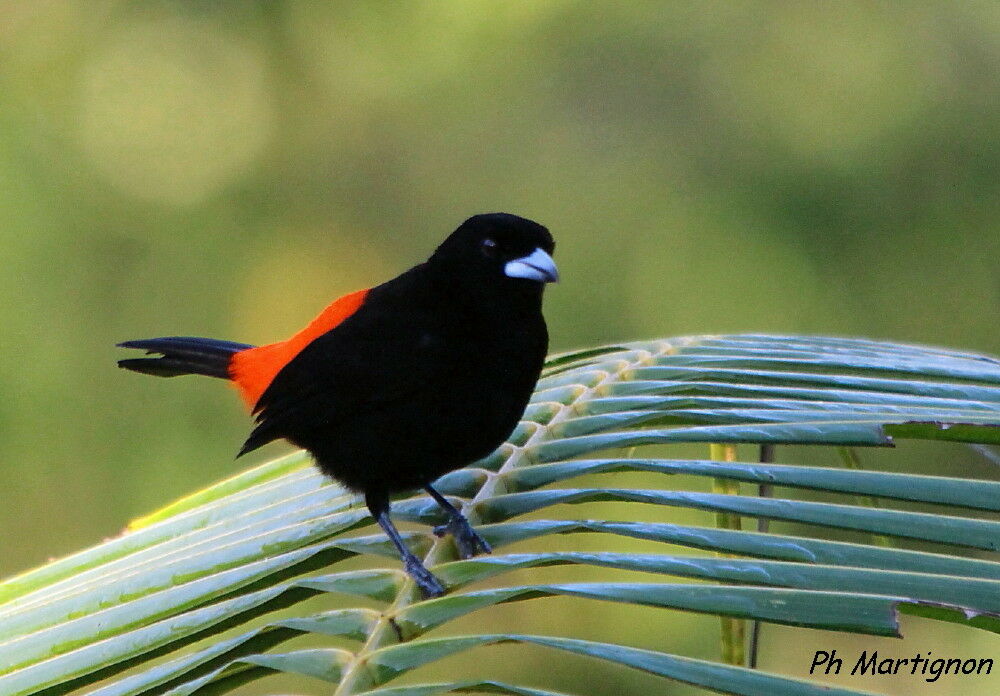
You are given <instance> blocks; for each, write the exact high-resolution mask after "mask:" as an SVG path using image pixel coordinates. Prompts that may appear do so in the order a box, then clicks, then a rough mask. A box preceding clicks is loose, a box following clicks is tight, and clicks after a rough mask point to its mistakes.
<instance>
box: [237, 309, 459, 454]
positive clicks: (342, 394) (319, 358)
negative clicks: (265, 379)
mask: <svg viewBox="0 0 1000 696" xmlns="http://www.w3.org/2000/svg"><path fill="white" fill-rule="evenodd" d="M399 319H400V317H398V316H395V317H387V316H385V315H384V314H383V313H381V312H378V311H375V310H374V309H373V308H369V307H367V306H366V307H364V308H363V309H362V310H360V311H358V312H357V313H356V314H355V315H353V316H351V317H350V318H349V319H347V320H345V321H344V322H343V323H342V324H340V325H338V326H337V327H335V328H334V329H333V330H330V331H328V332H327V333H325V334H323V335H321V336H319V337H318V338H316V339H315V340H313V341H311V342H310V343H309V344H308V345H307V346H305V347H304V348H303V349H302V350H301V351H300V352H299V353H297V354H296V355H295V357H294V358H292V359H291V360H290V361H289V362H288V363H287V364H286V365H285V366H284V367H283V368H282V369H281V370H279V371H278V373H277V374H276V375H275V376H274V378H273V379H272V380H271V382H270V384H269V385H268V387H267V388H266V389H265V390H264V392H263V393H262V394H261V395H260V398H259V399H258V400H257V402H256V407H255V411H256V412H257V426H256V427H255V428H254V430H253V432H252V433H251V434H250V437H249V438H248V439H247V441H246V443H245V444H244V446H243V448H242V450H241V451H240V454H245V453H246V452H250V451H252V450H254V449H256V448H258V447H260V446H262V445H264V444H267V443H268V442H271V441H272V440H276V439H279V438H289V439H290V440H292V441H296V440H297V439H299V438H297V437H296V435H297V434H301V433H310V432H315V431H318V430H322V431H324V432H330V433H331V434H332V433H333V432H334V431H335V429H336V427H337V425H338V423H341V422H342V421H343V420H345V419H346V418H348V417H350V418H351V420H354V419H356V418H357V417H358V416H362V415H363V414H365V413H370V412H372V411H374V410H378V409H381V408H382V407H384V406H385V405H386V404H388V403H392V402H395V401H398V400H400V399H405V398H407V396H408V395H410V394H413V393H414V392H417V391H419V390H421V389H426V388H430V386H431V383H432V381H433V379H434V377H433V375H432V373H433V372H434V369H435V368H434V366H435V365H440V364H441V362H442V361H441V360H440V359H439V356H437V355H436V353H437V351H436V350H435V346H434V345H433V343H432V342H431V343H430V344H429V343H428V341H427V340H426V332H425V331H424V330H423V329H421V328H418V326H419V324H418V323H417V322H414V321H412V320H413V317H412V316H410V317H407V321H405V322H400V321H399Z"/></svg>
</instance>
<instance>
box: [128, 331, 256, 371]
mask: <svg viewBox="0 0 1000 696" xmlns="http://www.w3.org/2000/svg"><path fill="white" fill-rule="evenodd" d="M118 347H119V348H138V349H139V350H144V351H146V353H147V354H153V353H159V354H160V355H162V356H163V357H160V358H129V359H127V360H119V361H118V367H123V368H125V369H126V370H132V371H133V372H141V373H143V374H147V375H156V376H157V377H176V376H178V375H206V376H208V377H220V378H222V379H229V360H230V358H232V356H233V354H234V353H239V352H240V351H242V350H247V349H248V348H253V346H252V345H249V344H246V343H234V342H233V341H219V340H216V339H214V338H196V337H194V336H166V337H163V338H146V339H142V340H138V341H125V342H124V343H119V344H118Z"/></svg>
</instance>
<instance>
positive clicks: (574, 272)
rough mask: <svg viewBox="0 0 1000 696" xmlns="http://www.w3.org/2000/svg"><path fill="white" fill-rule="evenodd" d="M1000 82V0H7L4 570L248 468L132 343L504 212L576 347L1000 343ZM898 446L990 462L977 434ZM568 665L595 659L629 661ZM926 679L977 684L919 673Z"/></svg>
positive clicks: (243, 334) (216, 415)
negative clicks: (122, 351) (129, 347)
mask: <svg viewBox="0 0 1000 696" xmlns="http://www.w3.org/2000/svg"><path fill="white" fill-rule="evenodd" d="M998 78H1000V4H998V3H996V2H993V1H983V2H976V1H968V2H962V3H945V2H921V1H919V0H914V1H912V2H904V1H902V0H900V1H899V2H885V3H869V2H859V3H821V2H735V1H734V2H721V1H720V2H677V3H675V2H631V3H611V2H571V1H565V0H559V1H551V0H549V1H546V2H537V1H534V2H533V1H529V0H519V1H513V2H503V3H497V2H488V1H486V0H482V1H476V2H472V1H467V0H463V1H455V2H404V3H389V2H364V3H360V2H358V3H348V2H294V1H291V0H288V1H281V0H274V1H263V0H261V1H257V2H245V1H244V2H236V1H235V0H231V1H225V0H223V1H215V2H208V1H198V2H196V1H193V0H191V1H187V2H181V1H174V2H157V1H154V2H143V3H129V2H116V1H113V0H96V1H91V2H82V1H71V0H35V1H33V2H28V1H27V0H21V1H18V0H7V1H3V2H0V221H2V222H0V263H2V265H0V268H2V272H0V299H2V303H0V327H2V328H0V391H2V394H3V398H2V399H0V461H2V465H0V486H2V488H3V491H4V494H3V502H4V504H3V505H2V506H0V575H8V574H11V573H13V572H16V571H19V570H23V569H25V568H27V567H29V566H32V565H34V564H37V563H40V562H43V561H44V560H45V559H47V558H49V557H52V556H58V555H62V554H66V553H69V552H71V551H73V550H76V549H78V548H81V547H83V546H86V545H89V544H91V543H94V542H95V541H97V540H99V539H101V538H102V537H106V536H109V535H113V534H115V533H117V532H118V530H120V529H121V528H122V526H123V525H124V523H125V522H126V521H127V520H128V519H129V518H131V517H134V516H137V515H139V514H142V513H144V512H147V511H149V510H150V509H152V508H154V507H156V506H158V505H160V504H162V503H164V502H166V501H168V500H170V499H172V498H175V497H177V496H179V495H182V494H184V493H185V492H188V491H190V490H191V489H193V488H196V487H199V486H202V485H204V484H207V483H209V482H211V481H214V480H216V479H218V478H220V477H223V476H225V475H228V474H231V473H233V472H235V471H237V470H238V469H240V468H242V467H245V466H246V465H247V464H248V463H249V462H242V461H241V462H240V463H239V464H236V463H233V461H232V457H233V455H234V453H235V451H236V449H237V447H238V445H239V444H240V443H241V442H242V439H243V437H244V436H245V433H246V431H247V422H246V417H245V415H244V413H243V412H242V409H241V407H240V404H239V403H238V399H236V398H235V396H234V395H233V394H229V393H227V390H226V389H225V388H223V387H222V385H221V384H219V383H218V382H214V381H210V380H196V379H190V380H187V379H185V380H173V381H170V382H165V381H158V380H152V379H146V378H141V377H138V376H136V375H134V374H128V373H125V372H122V371H119V370H117V369H116V368H115V365H114V360H115V359H116V357H119V355H118V352H117V351H116V350H115V349H114V348H113V345H114V343H115V342H117V341H120V340H124V339H129V338H141V337H147V336H156V335H164V334H167V335H169V334H183V335H206V336H214V337H222V338H230V339H235V340H240V341H246V342H253V343H260V342H268V341H272V340H277V339H280V338H283V337H285V336H286V335H287V334H289V333H291V332H292V331H294V330H295V329H297V328H298V327H299V326H300V325H302V324H303V323H304V322H305V321H306V320H308V319H309V318H311V317H312V316H313V315H314V314H315V313H316V312H317V311H318V310H319V309H320V308H322V307H323V306H324V305H325V304H326V303H327V302H329V301H330V300H331V299H333V298H334V297H336V296H338V295H340V294H342V293H344V292H347V291H350V290H354V289H357V288H359V287H364V286H368V285H371V284H373V283H377V282H380V281H382V280H384V279H387V278H388V277H390V276H392V275H395V274H396V273H397V272H399V271H401V270H403V269H405V268H407V267H409V266H410V265H412V264H414V263H415V262H417V261H419V260H422V259H423V258H425V257H426V256H427V255H428V254H429V253H430V251H431V250H432V249H433V247H434V246H435V245H436V244H437V243H438V242H439V241H440V240H441V239H443V237H444V236H445V234H446V233H447V232H449V231H450V230H451V229H453V228H454V227H455V226H456V225H457V224H458V223H459V222H461V221H462V220H463V219H464V218H465V217H467V216H468V215H470V214H473V213H477V212H486V211H494V210H503V211H509V212H515V213H519V214H522V215H525V216H528V217H532V218H535V219H537V220H539V221H540V222H542V223H543V224H546V225H548V226H549V227H550V229H551V230H552V232H553V233H554V235H555V237H556V239H557V242H558V248H557V253H556V258H557V261H558V263H559V266H560V270H561V272H562V275H563V279H564V280H563V282H562V283H561V284H560V285H558V286H556V287H553V288H552V289H551V290H550V291H549V292H548V296H547V299H546V305H547V308H546V314H547V316H548V318H549V324H550V331H551V335H552V347H553V349H555V350H559V349H568V348H572V347H579V346H587V345H594V344H598V343H604V342H612V341H620V340H625V339H637V338H652V337H660V336H672V335H683V334H699V333H714V332H722V331H727V332H730V331H768V332H796V333H804V332H812V333H829V334H844V335H865V336H872V337H880V338H889V339H894V340H900V341H912V342H922V343H937V344H946V345H949V346H955V347H961V348H967V349H972V350H978V351H983V352H992V353H998V352H1000V332H998V329H997V326H998V322H997V320H998V317H1000V232H998V228H997V220H998V219H1000V197H998V193H1000V191H998V189H1000V178H998V177H1000V131H998V126H1000V81H998ZM280 451H281V450H280V447H274V448H273V449H269V450H268V451H267V452H265V453H263V454H261V455H259V458H267V457H271V456H274V454H276V453H277V452H280ZM672 453H674V454H678V453H680V454H688V453H691V454H698V455H703V454H704V453H703V452H701V451H698V452H689V451H687V450H672ZM745 455H746V456H750V455H752V452H750V451H749V449H748V450H747V451H746V452H745ZM785 459H786V460H788V461H823V462H824V463H827V464H829V463H832V461H833V459H832V454H831V453H828V452H823V453H821V454H819V455H814V454H810V453H809V452H808V451H807V450H798V451H794V452H792V453H790V454H788V455H787V456H786V457H785ZM870 461H874V462H876V463H884V464H885V466H887V467H898V468H901V469H902V468H909V469H926V470H930V471H940V472H949V473H959V474H961V473H963V472H965V473H972V474H978V475H987V474H986V473H985V472H989V471H990V469H989V468H988V465H985V464H983V463H982V461H980V460H979V459H977V458H976V456H975V455H973V454H971V453H969V452H968V451H966V450H964V449H958V448H953V447H949V448H928V447H925V448H918V447H913V448H910V449H906V448H901V450H900V451H898V452H895V453H892V454H891V456H889V455H884V454H883V455H879V456H878V457H875V458H874V459H872V460H870ZM679 483H680V484H682V485H687V484H686V483H685V482H683V481H682V482H679ZM659 485H663V484H662V482H661V483H660V484H659ZM690 485H697V486H703V485H704V482H694V481H692V482H690ZM617 510H621V511H622V512H627V511H629V510H631V508H614V507H613V506H608V507H604V508H599V507H595V508H593V510H592V511H591V513H588V514H590V516H595V517H600V516H605V517H611V516H614V515H615V514H616V511H617ZM574 514H580V511H579V510H574ZM678 514H679V513H676V512H665V511H663V510H656V511H652V512H651V513H650V518H651V519H676V518H677V515H678ZM680 514H686V513H680ZM691 519H692V520H700V521H702V522H706V521H707V519H705V520H702V519H701V518H700V517H697V516H694V517H692V518H691ZM548 601H549V602H550V604H549V605H548V606H550V607H551V611H552V612H553V614H551V615H550V618H551V616H558V615H559V611H558V609H559V607H560V606H563V605H565V606H570V604H569V601H568V600H548ZM526 606H527V607H528V608H526V609H525V610H524V611H525V612H528V613H529V614H530V613H531V612H541V611H543V610H542V609H541V606H542V605H538V607H536V608H531V606H530V604H529V605H526ZM628 611H631V610H628ZM623 613H627V611H625V610H622V609H621V608H614V609H613V610H611V613H606V614H600V615H599V616H604V617H605V619H594V618H589V619H588V618H585V617H581V616H579V615H574V616H562V618H560V619H558V620H556V621H555V623H554V624H553V625H550V626H549V627H548V628H549V630H551V631H553V632H564V633H566V634H569V633H572V632H574V631H575V632H576V633H577V634H578V635H581V637H588V636H591V633H592V632H591V630H590V629H591V628H593V626H595V625H597V624H599V623H600V622H601V621H606V622H607V623H613V621H612V618H611V617H621V616H622V615H623ZM477 616H482V615H477ZM587 616H590V615H587ZM636 616H637V617H646V618H637V619H635V621H636V622H638V623H633V624H632V625H631V626H628V627H624V628H622V629H619V632H620V633H621V635H620V636H619V639H621V640H623V641H624V642H631V643H632V644H648V645H649V646H650V647H655V648H658V649H669V650H680V651H682V652H687V653H688V654H696V655H702V656H705V657H711V656H713V655H714V654H715V650H716V648H715V644H714V638H713V636H712V634H711V632H712V631H713V630H714V627H715V621H714V620H711V621H707V620H700V622H695V620H694V619H689V618H686V619H683V620H684V621H686V622H687V623H684V624H683V625H684V626H687V628H685V629H683V631H681V630H678V629H677V628H676V627H677V626H680V625H682V624H680V623H673V622H674V621H675V618H676V621H681V619H680V618H679V616H678V617H671V615H669V614H663V615H662V616H664V617H666V618H664V619H663V621H664V623H662V624H660V623H657V624H656V625H649V626H648V627H647V630H646V631H645V632H639V633H637V632H636V630H637V629H636V626H637V625H641V622H644V621H648V620H649V619H648V616H649V614H648V613H645V614H640V613H637V614H636ZM657 616H660V615H657ZM477 620H481V619H477ZM497 620H500V619H497ZM581 621H590V622H591V623H590V624H588V625H587V626H586V627H584V628H580V626H579V623H580V622H581ZM574 622H576V624H577V625H576V626H575V627H574ZM657 622H659V619H657ZM912 623H913V624H914V625H917V622H912ZM671 627H674V628H671ZM914 630H917V629H916V628H915V629H914ZM935 630H936V631H941V630H942V629H940V628H936V629H935ZM787 631H788V632H789V635H792V633H791V631H792V629H787ZM800 634H801V635H807V636H812V638H810V640H813V641H814V642H813V643H807V644H802V643H801V639H799V638H796V639H795V640H794V641H789V642H788V643H787V645H788V647H787V649H788V650H790V651H795V650H799V649H800V647H801V650H802V651H805V650H806V649H807V648H808V649H809V650H812V649H827V648H826V646H833V645H834V642H833V639H831V638H830V637H829V636H824V635H823V634H817V633H815V632H805V631H802V632H800ZM794 635H799V634H794ZM961 635H963V636H964V635H965V634H964V633H963V634H961ZM594 636H595V637H603V638H605V639H608V638H609V635H608V634H607V633H605V634H600V635H597V634H594ZM614 637H615V636H614V635H611V636H610V638H614ZM630 639H631V640H630ZM977 639H978V640H982V639H980V638H977ZM836 640H838V641H842V640H844V639H842V638H837V639H836ZM851 640H853V639H851ZM948 640H951V641H952V644H955V643H954V641H955V640H958V638H954V639H951V638H948ZM870 643H872V641H869V642H868V643H865V644H866V645H867V644H870ZM811 645H815V646H817V647H812V648H810V647H809V646H811ZM838 645H839V643H838ZM977 645H978V644H977ZM992 645H993V646H994V652H998V651H997V650H996V649H995V648H997V647H998V646H997V644H996V643H993V644H992ZM490 650H491V651H492V652H489V653H483V655H486V654H488V655H491V656H495V655H502V656H509V657H510V660H509V661H508V662H507V663H505V662H504V660H502V659H499V658H496V659H494V658H492V657H491V658H490V660H489V661H488V664H494V663H496V664H497V665H500V667H498V669H502V668H503V666H502V665H503V664H507V665H508V667H509V665H510V664H512V663H516V660H517V659H521V658H519V657H518V656H521V655H524V654H526V649H524V648H499V649H497V648H493V649H490ZM911 652H912V651H911ZM540 655H542V654H541V653H540ZM810 655H811V653H810ZM456 659H461V658H456ZM484 659H485V658H484ZM774 659H775V660H777V662H772V663H768V662H767V661H766V660H765V666H769V667H771V668H774V669H781V670H782V671H791V672H795V671H796V670H798V672H799V673H801V669H799V668H800V667H807V666H808V660H805V658H801V659H800V658H794V659H792V658H791V657H789V658H788V660H785V661H784V662H782V661H781V660H780V659H778V658H774ZM484 664H486V663H485V662H484ZM533 664H535V663H533ZM544 664H545V662H544V659H543V658H542V657H539V658H538V661H537V665H544ZM566 664H569V665H570V667H567V668H566V669H565V670H563V671H564V672H565V675H564V676H565V678H566V679H568V680H569V681H566V682H558V679H556V675H554V674H553V673H552V670H551V669H549V670H548V672H547V673H546V674H547V676H548V677H549V678H550V679H556V682H557V683H562V684H563V685H564V687H565V688H570V687H571V686H572V684H573V683H574V682H573V680H574V679H576V680H577V681H578V682H580V683H585V684H589V685H590V686H591V687H592V688H597V689H600V688H601V687H599V686H595V685H599V684H601V683H603V682H601V679H602V678H603V679H607V680H609V681H608V682H607V683H609V684H612V683H614V679H617V678H618V677H611V676H606V675H605V677H600V676H593V675H594V674H598V675H599V674H605V673H604V672H601V671H600V670H598V669H597V668H596V667H594V665H593V663H590V662H586V663H584V662H580V663H579V664H577V663H575V662H573V661H572V660H569V661H568V662H567V663H566ZM581 670H583V671H582V672H581ZM588 670H589V671H590V672H591V673H590V674H588V675H587V676H586V678H585V679H584V675H585V673H586V672H587V671H588ZM558 671H559V670H556V672H558ZM608 674H610V673H608ZM629 678H632V677H629ZM636 679H640V682H636V683H645V682H641V679H643V678H638V677H637V678H636ZM581 680H584V681H581ZM529 681H530V680H529ZM899 683H900V684H902V683H903V682H902V681H901V682H899ZM652 684H654V682H649V683H648V688H654V687H653V686H652ZM567 685H568V686H567ZM850 685H853V686H856V687H863V686H865V685H864V684H862V683H858V682H851V683H850ZM925 687H927V688H931V687H933V690H934V693H937V694H944V693H951V692H949V691H948V690H947V689H948V688H951V687H950V686H947V685H945V684H943V683H938V684H932V685H927V684H924V683H923V682H921V681H919V680H914V681H913V682H908V683H906V684H905V685H904V686H901V687H900V689H901V690H900V693H904V690H905V693H908V694H909V693H916V692H920V691H921V689H924V688H925ZM609 688H611V687H609ZM636 688H639V687H636ZM656 688H659V687H656ZM868 688H880V689H885V688H888V687H887V686H886V685H885V684H883V683H879V684H870V685H868ZM894 688H895V687H894ZM955 688H960V690H958V691H955V692H954V693H963V694H965V693H973V692H972V691H968V688H969V686H968V682H966V683H965V684H964V686H961V687H955ZM588 693H603V691H592V692H588ZM609 693H610V692H609ZM678 693H680V691H678ZM983 693H986V691H984V692H983ZM990 693H993V692H992V691H991V692H990Z"/></svg>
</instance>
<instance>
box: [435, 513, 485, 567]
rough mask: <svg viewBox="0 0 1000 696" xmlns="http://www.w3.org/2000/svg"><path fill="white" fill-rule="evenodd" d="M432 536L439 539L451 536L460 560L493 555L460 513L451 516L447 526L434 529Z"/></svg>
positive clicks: (483, 540) (443, 525)
mask: <svg viewBox="0 0 1000 696" xmlns="http://www.w3.org/2000/svg"><path fill="white" fill-rule="evenodd" d="M434 534H435V535H436V536H439V537H443V536H445V535H446V534H451V535H452V536H453V537H454V538H455V546H457V547H458V555H459V556H461V557H462V558H472V557H473V556H478V555H479V554H481V553H493V549H492V547H491V546H490V545H489V544H488V543H487V542H486V539H483V538H482V537H481V536H479V534H477V533H476V530H475V529H473V528H472V525H471V524H469V520H467V519H465V516H463V515H462V514H460V513H458V514H456V515H453V516H452V517H451V518H450V519H449V520H448V523H447V524H442V525H439V526H437V527H435V528H434Z"/></svg>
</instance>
